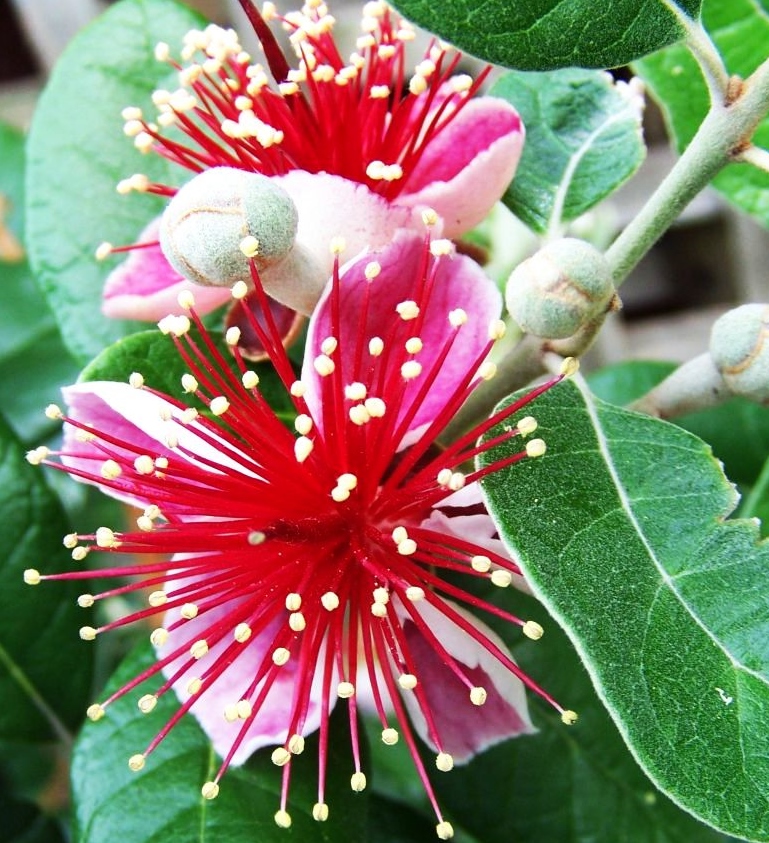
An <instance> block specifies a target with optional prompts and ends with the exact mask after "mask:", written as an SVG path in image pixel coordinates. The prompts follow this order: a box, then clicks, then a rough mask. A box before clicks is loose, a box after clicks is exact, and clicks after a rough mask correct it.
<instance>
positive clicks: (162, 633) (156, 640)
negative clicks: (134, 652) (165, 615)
mask: <svg viewBox="0 0 769 843" xmlns="http://www.w3.org/2000/svg"><path fill="white" fill-rule="evenodd" d="M166 641H168V630H167V629H164V628H163V627H162V626H159V627H158V628H157V629H153V630H152V632H151V633H150V644H152V646H153V647H162V646H163V645H164V644H165V643H166Z"/></svg>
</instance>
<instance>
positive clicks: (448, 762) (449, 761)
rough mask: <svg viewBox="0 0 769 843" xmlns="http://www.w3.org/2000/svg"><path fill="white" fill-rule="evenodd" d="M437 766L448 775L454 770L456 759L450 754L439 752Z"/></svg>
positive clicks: (436, 760)
mask: <svg viewBox="0 0 769 843" xmlns="http://www.w3.org/2000/svg"><path fill="white" fill-rule="evenodd" d="M435 766H436V767H437V768H438V769H439V770H440V771H441V772H442V773H448V772H449V770H453V769H454V758H453V757H452V756H451V755H450V754H449V753H448V752H439V753H438V755H437V757H436V759H435Z"/></svg>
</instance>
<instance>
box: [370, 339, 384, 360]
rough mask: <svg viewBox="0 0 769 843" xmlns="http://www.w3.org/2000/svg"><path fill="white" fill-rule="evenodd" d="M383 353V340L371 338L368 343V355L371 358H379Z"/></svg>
mask: <svg viewBox="0 0 769 843" xmlns="http://www.w3.org/2000/svg"><path fill="white" fill-rule="evenodd" d="M383 351H384V340H383V339H382V338H381V337H372V338H371V339H370V340H369V341H368V353H369V354H370V355H371V356H372V357H379V355H380V354H381V353H382V352H383Z"/></svg>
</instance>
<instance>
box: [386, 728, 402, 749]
mask: <svg viewBox="0 0 769 843" xmlns="http://www.w3.org/2000/svg"><path fill="white" fill-rule="evenodd" d="M399 737H400V735H398V731H397V729H393V728H390V727H388V728H387V729H382V743H383V744H386V745H387V746H395V744H396V743H398V739H399Z"/></svg>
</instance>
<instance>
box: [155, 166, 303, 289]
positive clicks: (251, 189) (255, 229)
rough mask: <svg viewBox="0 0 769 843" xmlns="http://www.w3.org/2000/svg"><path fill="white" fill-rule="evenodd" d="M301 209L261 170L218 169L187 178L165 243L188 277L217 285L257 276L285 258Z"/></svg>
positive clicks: (167, 219) (170, 210)
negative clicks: (252, 265)
mask: <svg viewBox="0 0 769 843" xmlns="http://www.w3.org/2000/svg"><path fill="white" fill-rule="evenodd" d="M297 223H298V218H297V212H296V207H295V206H294V203H293V201H292V199H291V197H290V196H289V195H288V193H286V191H285V190H283V188H282V187H280V186H278V185H277V184H275V182H273V181H272V180H271V179H269V178H268V177H267V176H262V175H260V174H258V173H250V172H246V171H245V170H236V169H234V168H232V167H215V168H213V169H211V170H206V171H205V172H203V173H200V174H199V175H197V176H195V177H194V178H193V179H192V180H191V181H189V182H187V184H185V185H184V187H182V188H181V190H180V191H179V192H178V193H177V194H176V196H174V198H173V199H172V200H171V201H170V202H169V203H168V207H167V208H166V210H165V212H164V213H163V216H162V219H161V223H160V245H161V247H162V249H163V253H164V254H165V256H166V259H167V260H168V262H169V263H170V264H171V265H172V266H173V267H174V269H176V270H177V272H179V273H180V274H181V275H183V276H184V277H185V278H189V279H190V280H191V281H195V282H197V283H198V284H204V285H206V286H213V287H225V286H231V285H232V284H234V283H235V282H236V281H240V280H248V279H249V278H250V277H251V273H250V269H249V258H250V257H253V259H254V261H255V262H256V265H257V267H258V268H259V269H265V268H267V267H270V266H273V265H274V264H276V263H278V262H279V261H281V260H283V259H284V258H285V257H286V256H287V255H288V254H289V252H290V251H291V249H292V247H293V245H294V238H295V237H296V229H297Z"/></svg>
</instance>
